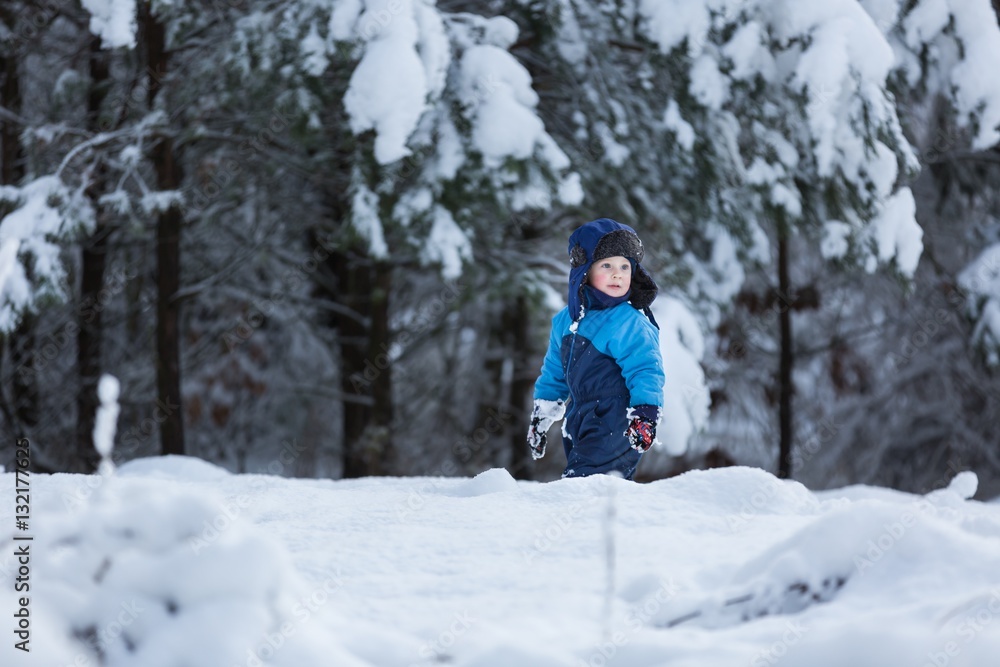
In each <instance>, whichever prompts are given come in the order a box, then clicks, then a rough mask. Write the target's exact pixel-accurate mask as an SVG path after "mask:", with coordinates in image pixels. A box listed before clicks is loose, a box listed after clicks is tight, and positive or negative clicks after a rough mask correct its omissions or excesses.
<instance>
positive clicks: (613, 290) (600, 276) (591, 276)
mask: <svg viewBox="0 0 1000 667" xmlns="http://www.w3.org/2000/svg"><path fill="white" fill-rule="evenodd" d="M587 276H588V278H587V280H588V281H589V282H590V284H591V285H593V286H594V287H595V288H597V289H599V290H601V291H602V292H604V293H605V294H607V295H608V296H624V295H625V294H626V293H627V292H628V291H629V288H631V287H632V262H630V261H628V259H626V258H625V257H608V258H607V259H599V260H597V261H596V262H594V263H593V265H591V267H590V271H589V272H588V273H587Z"/></svg>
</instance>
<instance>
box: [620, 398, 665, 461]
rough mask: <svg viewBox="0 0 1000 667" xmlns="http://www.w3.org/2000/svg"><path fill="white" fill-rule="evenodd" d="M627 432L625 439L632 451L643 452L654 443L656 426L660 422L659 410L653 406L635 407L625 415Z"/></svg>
mask: <svg viewBox="0 0 1000 667" xmlns="http://www.w3.org/2000/svg"><path fill="white" fill-rule="evenodd" d="M625 416H626V419H628V430H627V431H625V437H626V438H628V444H629V445H630V446H631V447H632V449H634V450H636V451H637V452H639V453H642V452H645V451H646V450H648V449H649V448H650V447H652V446H653V443H654V442H656V425H657V424H658V423H659V422H660V408H659V407H657V406H655V405H635V406H632V407H631V408H629V409H628V413H626V415H625Z"/></svg>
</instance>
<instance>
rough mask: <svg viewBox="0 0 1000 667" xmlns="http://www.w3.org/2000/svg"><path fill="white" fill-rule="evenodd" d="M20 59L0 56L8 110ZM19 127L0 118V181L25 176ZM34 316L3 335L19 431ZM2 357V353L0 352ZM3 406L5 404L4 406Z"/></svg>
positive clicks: (31, 389)
mask: <svg viewBox="0 0 1000 667" xmlns="http://www.w3.org/2000/svg"><path fill="white" fill-rule="evenodd" d="M3 18H4V20H5V21H8V25H10V26H11V27H15V26H14V23H13V17H10V16H6V12H4V16H3ZM19 65H20V60H19V57H18V54H17V52H16V51H15V50H13V49H12V50H11V52H10V53H9V54H8V55H7V56H0V76H2V77H3V83H2V84H0V104H2V105H3V106H4V107H6V108H7V109H8V110H10V111H12V112H14V113H16V114H20V113H21V72H20V69H19ZM19 134H20V133H19V130H18V127H17V126H16V124H15V123H14V122H12V121H7V120H3V121H0V151H2V154H0V184H3V185H18V184H19V183H20V182H21V179H23V178H24V148H23V146H22V145H21V139H20V136H19ZM36 322H37V319H36V318H35V316H34V315H31V314H29V313H26V314H25V315H24V316H23V317H22V318H21V322H20V324H19V325H18V326H17V328H16V329H14V331H12V332H10V335H9V336H4V337H3V342H4V344H5V345H7V346H8V347H9V349H10V360H11V364H12V366H13V367H14V369H15V370H14V373H13V377H12V381H11V387H12V389H13V391H14V396H13V409H8V410H6V411H5V412H7V416H8V419H10V420H12V421H15V422H16V424H12V425H11V426H16V428H17V429H18V430H19V431H20V430H21V429H23V428H24V427H25V426H35V425H36V424H38V414H39V413H38V410H39V391H38V377H37V375H36V371H37V369H35V368H34V365H33V364H34V357H35V323H36ZM0 358H2V353H0ZM5 407H6V406H5Z"/></svg>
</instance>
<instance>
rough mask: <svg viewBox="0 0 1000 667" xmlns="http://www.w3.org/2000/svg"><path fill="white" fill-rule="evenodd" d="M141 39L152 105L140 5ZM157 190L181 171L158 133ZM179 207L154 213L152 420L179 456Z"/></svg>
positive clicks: (159, 30) (155, 51)
mask: <svg viewBox="0 0 1000 667" xmlns="http://www.w3.org/2000/svg"><path fill="white" fill-rule="evenodd" d="M142 11H143V37H144V41H145V44H146V57H147V67H148V72H149V90H148V95H147V102H148V104H149V107H150V108H153V107H154V105H155V102H156V98H157V95H158V94H159V93H160V92H161V90H162V88H163V83H164V81H165V79H166V75H167V70H168V68H169V61H170V54H169V53H168V52H167V49H166V31H165V28H164V25H163V24H162V23H160V22H159V20H157V18H156V17H154V16H153V15H152V13H151V9H150V5H149V2H145V3H143V10H142ZM151 157H152V159H153V165H154V167H155V169H156V185H157V188H158V189H159V190H179V189H180V184H181V169H180V163H179V160H178V156H177V155H176V153H175V151H174V144H173V140H172V139H171V138H170V137H162V138H161V139H160V140H159V141H158V143H157V144H156V145H155V146H154V148H153V150H152V154H151ZM183 222H184V220H183V216H182V214H181V210H180V208H179V207H178V206H177V205H176V204H173V205H171V206H170V208H168V209H167V210H165V211H161V212H159V213H158V214H157V216H156V272H157V275H156V388H157V398H158V400H157V406H156V407H157V409H156V410H155V411H154V414H155V416H156V421H158V422H159V424H160V453H161V454H164V455H165V454H184V419H183V412H182V410H181V364H180V303H179V301H178V299H177V293H178V290H179V288H180V274H181V258H180V237H181V227H182V225H183Z"/></svg>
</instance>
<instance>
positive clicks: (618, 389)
mask: <svg viewBox="0 0 1000 667" xmlns="http://www.w3.org/2000/svg"><path fill="white" fill-rule="evenodd" d="M573 324H574V322H573V318H572V317H571V316H570V311H569V308H564V309H562V310H561V311H559V312H558V313H557V314H556V316H555V317H554V318H553V319H552V333H551V335H550V338H549V348H548V352H547V353H546V355H545V360H544V361H543V363H542V373H541V376H540V377H539V378H538V381H537V382H536V383H535V398H536V399H546V400H552V401H554V400H564V401H565V400H567V399H568V404H567V407H566V414H565V417H564V422H563V448H564V449H565V450H566V459H567V464H566V470H565V472H564V473H563V477H580V476H586V475H592V474H596V473H606V472H610V471H612V470H617V471H618V472H620V473H621V474H622V475H623V476H624V477H625V478H626V479H631V478H632V476H633V475H634V474H635V468H636V466H637V465H638V463H639V458H640V457H641V456H642V455H641V454H640V453H639V452H637V451H635V450H634V449H632V448H631V447H629V443H628V440H627V439H626V437H625V431H626V430H627V428H628V420H627V418H626V414H627V411H628V408H629V407H633V406H637V405H654V406H662V405H663V383H664V374H663V361H662V358H661V356H660V345H659V330H658V329H657V328H656V327H655V326H654V325H653V324H652V322H650V320H649V319H648V318H647V316H646V315H645V314H644V313H643V312H642V311H640V310H637V309H636V308H635V307H633V305H632V304H629V303H627V302H625V303H620V304H619V305H617V306H614V307H612V308H608V309H606V310H595V309H588V310H587V311H586V314H585V315H584V316H583V318H582V319H580V320H579V322H577V323H576V325H577V326H576V331H573V330H572V325H573Z"/></svg>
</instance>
